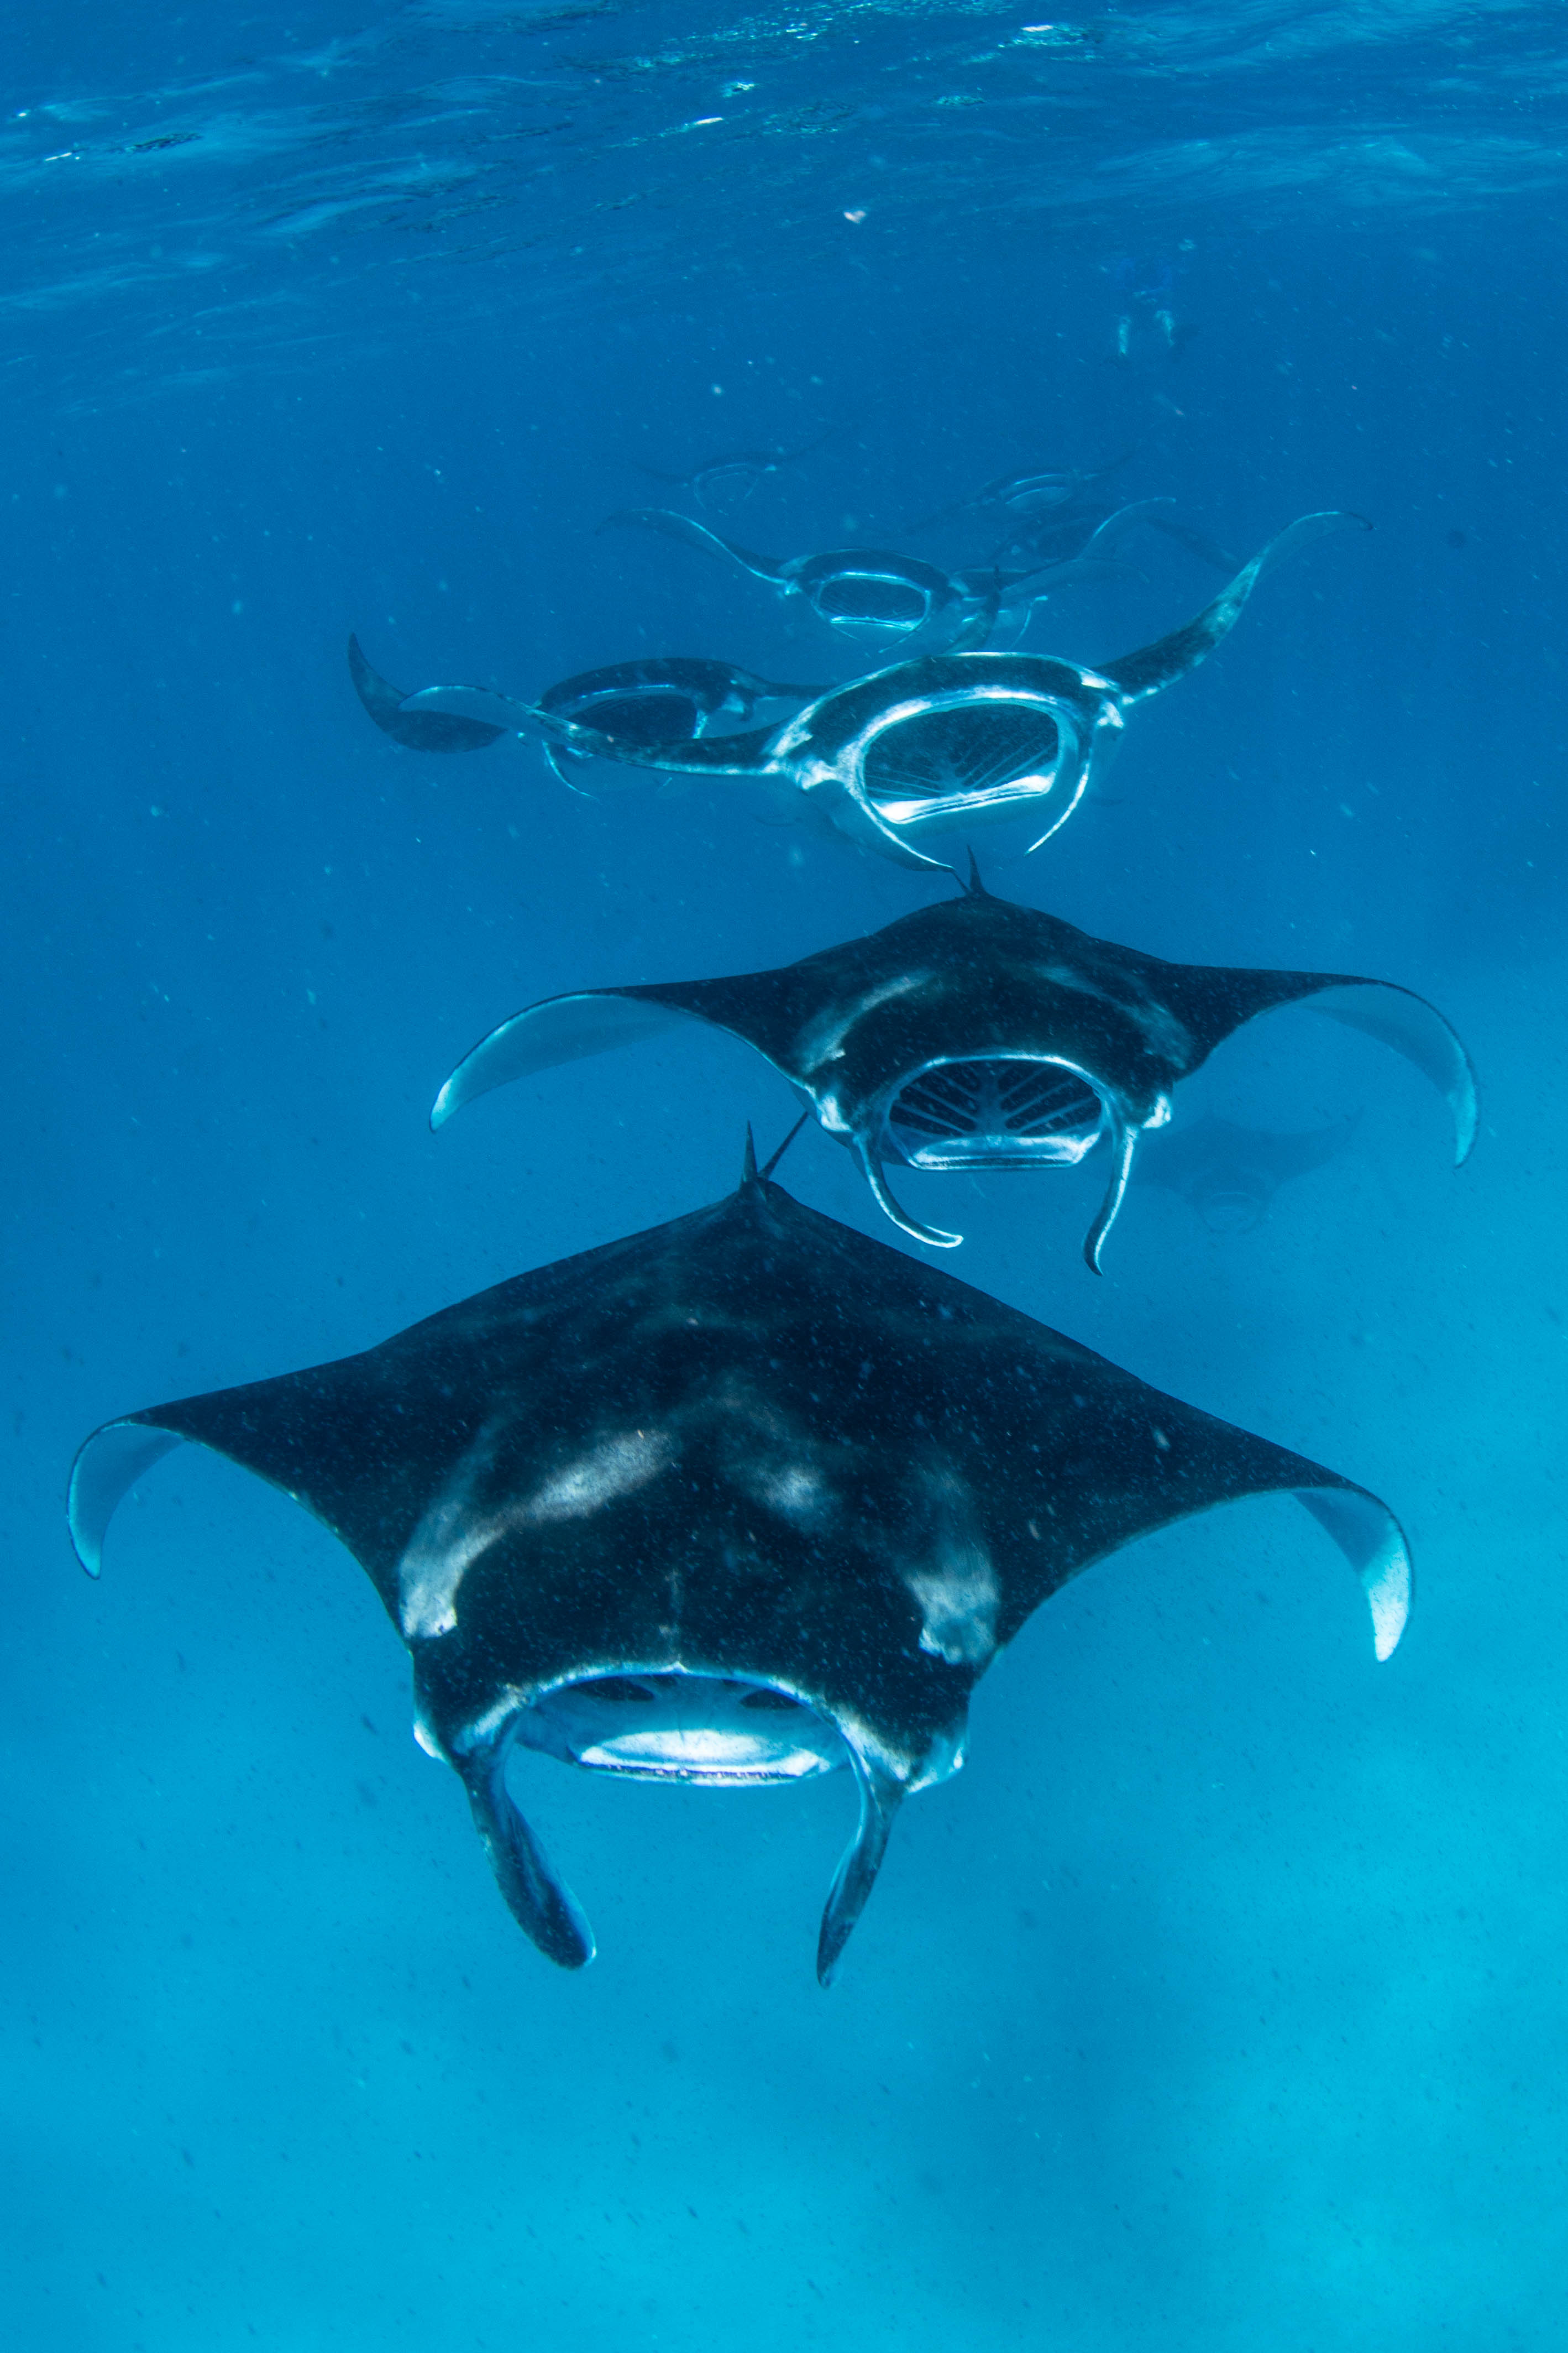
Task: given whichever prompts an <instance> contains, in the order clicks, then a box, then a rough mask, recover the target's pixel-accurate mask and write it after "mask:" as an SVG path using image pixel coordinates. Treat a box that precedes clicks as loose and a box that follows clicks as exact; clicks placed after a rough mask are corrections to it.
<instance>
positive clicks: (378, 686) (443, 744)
mask: <svg viewBox="0 0 1568 2353" xmlns="http://www.w3.org/2000/svg"><path fill="white" fill-rule="evenodd" d="M349 676H350V677H351V678H352V679H353V682H354V691H355V693H356V694H357V695H358V696H359V699H360V701H361V702H363V705H364V707H365V709H366V711H367V712H369V713H370V716H371V717H372V718H373V719H374V722H375V723H376V725H377V726H378V727H379V728H380V729H381V731H382V733H383V734H384V735H390V736H391V738H392V740H393V742H394V743H395V744H402V745H403V747H404V749H405V751H407V752H482V751H483V750H484V749H485V748H486V746H487V744H494V743H496V742H497V741H498V740H499V739H500V737H501V736H502V735H506V734H510V733H512V732H513V730H512V729H510V727H504V726H503V727H493V726H491V725H489V723H488V722H486V721H484V720H480V719H473V718H468V717H467V716H465V715H463V714H461V713H454V712H448V711H429V710H425V711H421V710H418V709H416V708H413V707H411V706H412V705H416V704H417V702H419V700H420V697H419V696H418V695H414V696H409V695H406V694H405V693H403V692H402V691H401V690H400V689H399V688H397V687H395V686H393V685H392V684H390V682H389V681H387V680H386V679H384V678H383V677H382V675H381V673H380V671H379V670H373V669H372V667H371V665H370V663H369V662H368V661H367V660H366V659H365V655H364V649H363V646H362V645H361V644H360V641H359V639H358V638H353V637H351V638H350V639H349ZM446 691H447V690H446V689H444V688H441V687H426V688H424V689H423V690H422V692H423V693H424V694H426V695H438V694H441V693H443V692H446ZM458 691H466V690H458ZM500 699H501V700H504V699H505V698H504V697H503V698H500Z"/></svg>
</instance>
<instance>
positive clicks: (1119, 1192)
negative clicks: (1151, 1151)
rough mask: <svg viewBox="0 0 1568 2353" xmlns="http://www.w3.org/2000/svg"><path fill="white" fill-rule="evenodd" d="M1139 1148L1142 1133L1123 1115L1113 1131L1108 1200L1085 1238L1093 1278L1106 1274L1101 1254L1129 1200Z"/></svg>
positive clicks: (1085, 1254) (1085, 1258)
mask: <svg viewBox="0 0 1568 2353" xmlns="http://www.w3.org/2000/svg"><path fill="white" fill-rule="evenodd" d="M1137 1148H1138V1130H1137V1129H1136V1128H1135V1127H1130V1126H1129V1125H1128V1124H1127V1122H1126V1121H1125V1120H1124V1119H1122V1118H1121V1116H1120V1115H1117V1116H1115V1117H1114V1118H1113V1120H1112V1122H1111V1129H1110V1150H1111V1155H1112V1156H1111V1168H1110V1182H1109V1183H1108V1184H1107V1186H1106V1188H1105V1198H1104V1200H1103V1201H1101V1203H1100V1215H1099V1216H1098V1217H1097V1218H1096V1219H1095V1221H1094V1223H1093V1225H1092V1226H1090V1228H1089V1231H1088V1233H1087V1234H1085V1236H1084V1238H1083V1262H1084V1264H1085V1265H1086V1266H1087V1267H1088V1269H1089V1272H1090V1274H1100V1273H1103V1271H1104V1269H1103V1268H1102V1267H1101V1265H1100V1251H1101V1250H1103V1249H1104V1247H1105V1240H1106V1236H1107V1235H1108V1234H1109V1233H1110V1229H1111V1227H1112V1226H1113V1225H1114V1224H1115V1223H1116V1218H1117V1212H1118V1211H1119V1210H1120V1208H1121V1204H1122V1202H1123V1200H1124V1199H1125V1198H1126V1194H1127V1187H1128V1182H1129V1180H1130V1178H1131V1175H1132V1155H1133V1153H1134V1152H1135V1151H1136V1150H1137Z"/></svg>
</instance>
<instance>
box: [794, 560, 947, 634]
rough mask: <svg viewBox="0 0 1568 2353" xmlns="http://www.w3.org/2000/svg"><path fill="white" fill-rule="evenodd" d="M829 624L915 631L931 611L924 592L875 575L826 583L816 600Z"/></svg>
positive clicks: (850, 574)
mask: <svg viewBox="0 0 1568 2353" xmlns="http://www.w3.org/2000/svg"><path fill="white" fill-rule="evenodd" d="M813 601H814V602H815V604H816V609H817V611H818V612H819V613H820V614H821V616H822V617H823V619H824V620H825V621H864V622H867V623H868V624H875V625H876V626H878V627H879V628H887V629H913V628H919V627H920V624H921V622H922V621H923V620H925V619H926V617H928V615H929V614H930V612H931V598H930V596H928V595H927V593H926V592H925V590H924V589H922V588H917V587H915V586H912V585H911V584H910V582H909V581H907V580H892V579H888V578H885V577H883V576H881V575H879V574H877V573H872V572H847V573H843V574H840V575H838V576H837V578H835V579H831V580H825V581H824V582H823V583H822V586H820V587H819V588H818V589H817V590H816V596H815V598H814V600H813Z"/></svg>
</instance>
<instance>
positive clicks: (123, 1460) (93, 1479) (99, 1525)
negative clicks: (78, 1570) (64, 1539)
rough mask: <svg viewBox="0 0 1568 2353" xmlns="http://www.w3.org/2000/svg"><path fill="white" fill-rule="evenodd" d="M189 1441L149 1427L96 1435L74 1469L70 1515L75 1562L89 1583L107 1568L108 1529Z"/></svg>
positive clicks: (137, 1424)
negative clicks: (151, 1474)
mask: <svg viewBox="0 0 1568 2353" xmlns="http://www.w3.org/2000/svg"><path fill="white" fill-rule="evenodd" d="M183 1445H184V1438H183V1437H182V1435H181V1433H180V1432H179V1431H178V1430H158V1429H155V1428H153V1426H152V1425H151V1424H150V1423H147V1422H145V1421H109V1422H105V1424H104V1426H103V1428H102V1429H101V1430H94V1431H93V1433H92V1436H91V1437H90V1438H89V1439H88V1440H86V1442H85V1443H84V1444H83V1445H82V1446H81V1447H80V1449H79V1451H78V1454H77V1458H76V1461H74V1462H73V1463H72V1464H71V1475H70V1493H69V1498H68V1503H67V1506H66V1509H67V1514H68V1519H69V1522H70V1535H71V1543H72V1545H73V1546H74V1547H75V1549H76V1556H77V1558H78V1560H79V1561H80V1563H81V1565H82V1567H83V1568H85V1569H86V1571H87V1573H88V1575H89V1577H96V1576H97V1575H98V1573H99V1571H100V1568H101V1567H102V1566H103V1540H104V1537H105V1536H106V1535H108V1533H109V1523H110V1520H111V1519H112V1518H113V1517H114V1514H115V1512H116V1510H117V1509H118V1507H119V1505H120V1504H121V1503H122V1502H123V1500H124V1498H125V1497H126V1496H127V1495H128V1494H129V1493H131V1490H132V1487H134V1486H135V1484H136V1482H137V1481H138V1480H139V1479H140V1478H141V1477H142V1474H143V1473H144V1472H148V1471H151V1469H152V1468H153V1464H154V1462H161V1461H163V1457H164V1455H165V1454H172V1453H173V1452H174V1449H175V1447H176V1446H183Z"/></svg>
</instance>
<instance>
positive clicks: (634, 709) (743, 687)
mask: <svg viewBox="0 0 1568 2353" xmlns="http://www.w3.org/2000/svg"><path fill="white" fill-rule="evenodd" d="M349 676H350V677H351V678H352V679H353V683H354V691H355V692H356V693H357V694H358V696H359V699H360V701H361V702H362V703H363V705H364V708H365V710H366V711H367V712H369V714H370V716H371V717H372V718H373V719H374V722H375V723H376V725H377V726H378V727H379V728H380V729H381V730H382V731H383V733H384V734H387V735H390V736H391V737H392V740H393V742H394V743H395V744H402V745H403V747H404V749H405V751H409V752H482V751H485V750H487V749H488V748H489V745H490V744H499V743H500V740H501V738H502V736H504V735H515V734H516V733H518V732H519V731H518V727H517V723H516V719H515V717H513V716H512V714H513V713H515V712H518V711H519V710H521V711H522V712H525V713H526V715H527V716H529V717H531V716H532V715H533V712H534V711H535V709H537V710H538V712H540V713H541V714H542V715H543V716H544V717H545V718H546V719H555V720H562V719H566V720H572V719H581V720H584V721H586V722H587V723H590V724H591V725H592V726H593V727H594V729H595V732H596V733H599V734H601V735H603V736H604V737H605V739H606V740H607V741H611V742H614V743H616V744H641V745H644V746H646V745H647V744H661V743H667V742H671V741H679V742H680V743H688V744H689V743H692V742H694V741H695V739H696V738H697V737H698V736H699V735H700V734H702V733H704V731H705V730H706V728H707V727H708V726H709V724H710V722H712V721H713V720H715V719H719V718H735V719H750V718H751V716H752V712H754V711H755V710H756V708H757V706H758V704H759V703H763V702H795V703H800V702H805V701H806V700H807V698H808V697H811V696H816V695H819V694H821V693H822V691H823V689H822V688H821V687H820V686H785V685H781V684H780V683H778V682H777V681H774V680H773V679H766V678H758V677H756V676H755V674H754V673H753V672H752V671H751V670H737V669H736V667H735V665H734V663H733V662H726V661H712V660H709V659H705V658H703V657H701V656H693V655H689V654H661V655H657V656H653V657H650V658H648V659H645V660H642V661H624V662H610V663H607V664H606V665H605V667H604V668H603V669H602V670H580V671H578V673H577V675H576V676H575V677H574V678H563V680H562V681H560V683H559V685H556V686H551V687H547V688H546V689H545V691H544V692H543V693H542V695H541V696H540V698H539V702H538V704H537V705H536V706H535V705H532V704H525V705H518V704H516V703H513V702H511V701H510V698H509V697H508V696H506V695H502V694H496V693H494V692H492V691H491V690H490V689H489V688H488V687H482V686H472V687H468V686H437V687H425V688H421V689H419V690H418V691H416V692H415V693H413V694H405V692H404V691H403V689H402V688H401V687H398V686H394V685H392V684H391V682H390V681H388V680H386V679H384V678H383V677H382V675H381V673H380V671H379V670H375V669H374V668H373V667H372V665H371V663H370V661H369V659H367V657H366V655H365V651H364V649H363V646H362V645H361V644H360V641H359V639H358V638H356V637H351V638H350V639H349ZM465 702H467V703H468V704H469V705H470V706H472V708H470V709H468V710H465V709H462V708H458V707H455V706H458V705H461V704H463V703H465ZM474 709H479V710H489V711H491V712H496V713H498V714H500V715H499V716H496V717H492V718H489V719H480V718H476V717H475V716H474V715H473V710H474ZM509 719H510V723H509ZM544 756H545V758H546V759H547V760H548V761H549V763H550V765H551V766H552V768H553V769H554V771H555V774H556V775H557V776H559V777H560V779H561V781H562V783H563V784H564V785H568V786H571V787H572V789H573V791H576V790H577V789H578V787H577V786H574V785H573V784H572V779H571V777H570V776H568V775H567V773H566V766H565V765H564V763H567V762H570V763H571V764H572V765H574V766H576V765H582V764H583V763H584V762H585V761H586V760H587V759H589V758H590V757H591V756H592V754H588V753H585V752H580V751H574V750H573V749H572V748H571V747H570V746H569V745H567V744H555V743H547V744H545V747H544Z"/></svg>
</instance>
